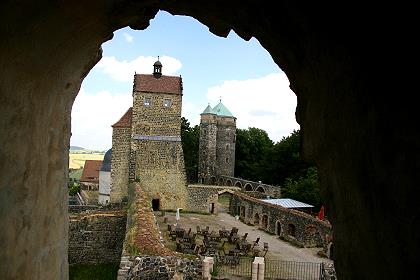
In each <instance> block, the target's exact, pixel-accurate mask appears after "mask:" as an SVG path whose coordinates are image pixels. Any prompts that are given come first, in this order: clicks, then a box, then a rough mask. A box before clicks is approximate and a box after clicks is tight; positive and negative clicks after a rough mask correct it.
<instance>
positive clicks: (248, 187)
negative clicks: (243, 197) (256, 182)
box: [244, 183, 252, 192]
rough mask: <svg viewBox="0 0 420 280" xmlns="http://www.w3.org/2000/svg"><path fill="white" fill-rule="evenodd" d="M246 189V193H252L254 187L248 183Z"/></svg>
mask: <svg viewBox="0 0 420 280" xmlns="http://www.w3.org/2000/svg"><path fill="white" fill-rule="evenodd" d="M244 187H245V191H246V192H252V185H251V184H250V183H246V184H245V186H244Z"/></svg>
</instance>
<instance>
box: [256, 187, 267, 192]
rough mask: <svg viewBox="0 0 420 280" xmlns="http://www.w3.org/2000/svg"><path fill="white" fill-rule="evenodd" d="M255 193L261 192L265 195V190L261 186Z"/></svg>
mask: <svg viewBox="0 0 420 280" xmlns="http://www.w3.org/2000/svg"><path fill="white" fill-rule="evenodd" d="M255 191H257V192H260V193H265V189H264V188H263V187H261V186H259V187H257V189H256V190H255Z"/></svg>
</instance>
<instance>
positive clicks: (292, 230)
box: [229, 193, 333, 251]
mask: <svg viewBox="0 0 420 280" xmlns="http://www.w3.org/2000/svg"><path fill="white" fill-rule="evenodd" d="M229 210H230V213H231V214H232V215H238V216H239V217H240V219H241V220H242V221H243V222H244V223H246V224H252V225H255V226H258V227H259V228H261V229H263V230H265V231H267V232H270V233H272V234H276V235H279V236H280V237H281V238H284V239H286V240H288V241H291V242H293V243H295V244H296V245H299V246H305V247H323V248H324V250H325V251H326V248H327V246H328V244H329V243H330V242H331V239H332V234H333V233H332V227H331V224H330V223H328V222H326V221H321V220H318V219H316V218H315V217H313V216H311V215H309V214H306V213H304V212H301V211H298V210H293V209H287V208H284V207H281V206H279V205H273V204H270V203H267V202H264V201H261V200H259V199H257V198H253V197H250V196H247V195H245V194H242V193H235V194H234V195H233V196H232V199H231V202H230V207H229Z"/></svg>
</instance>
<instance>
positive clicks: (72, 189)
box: [68, 182, 80, 196]
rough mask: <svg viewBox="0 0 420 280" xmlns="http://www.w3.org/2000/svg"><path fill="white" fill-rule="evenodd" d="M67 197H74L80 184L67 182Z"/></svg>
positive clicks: (78, 190)
mask: <svg viewBox="0 0 420 280" xmlns="http://www.w3.org/2000/svg"><path fill="white" fill-rule="evenodd" d="M68 189H69V195H70V196H74V195H76V193H78V192H80V184H78V183H75V182H69V184H68Z"/></svg>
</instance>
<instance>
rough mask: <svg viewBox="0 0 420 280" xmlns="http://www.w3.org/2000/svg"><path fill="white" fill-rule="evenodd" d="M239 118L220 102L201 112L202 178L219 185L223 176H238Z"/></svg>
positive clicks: (200, 156)
mask: <svg viewBox="0 0 420 280" xmlns="http://www.w3.org/2000/svg"><path fill="white" fill-rule="evenodd" d="M235 142H236V118H235V117H234V116H233V115H232V113H231V112H230V111H229V110H228V109H227V108H226V107H225V106H224V105H223V104H222V102H221V101H220V102H219V104H217V105H216V106H215V107H214V108H213V109H212V108H211V106H210V105H208V106H207V108H206V109H205V110H204V112H203V113H201V121H200V143H199V166H198V180H199V182H200V183H203V184H211V185H214V184H217V182H219V180H220V176H232V177H233V176H234V170H235Z"/></svg>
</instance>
